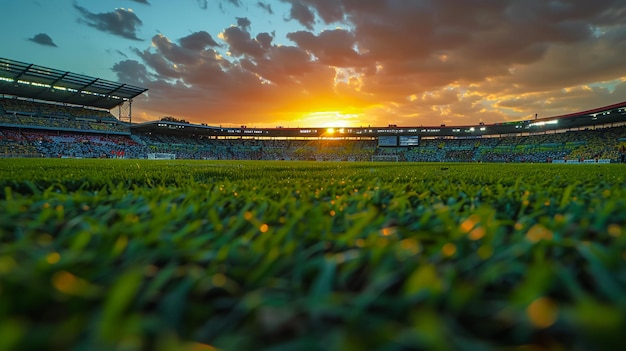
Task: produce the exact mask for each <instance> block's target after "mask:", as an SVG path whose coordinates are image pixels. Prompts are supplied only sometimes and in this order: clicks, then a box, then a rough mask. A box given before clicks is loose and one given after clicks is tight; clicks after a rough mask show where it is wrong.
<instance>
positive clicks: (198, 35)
mask: <svg viewBox="0 0 626 351" xmlns="http://www.w3.org/2000/svg"><path fill="white" fill-rule="evenodd" d="M178 42H179V43H180V45H181V46H182V47H183V48H186V49H189V50H193V51H200V50H204V49H205V48H207V47H209V46H210V47H218V46H220V45H219V44H218V43H217V42H216V41H215V40H214V39H213V37H212V36H211V34H209V33H207V32H205V31H200V32H195V33H193V34H189V35H188V36H186V37H184V38H180V39H179V40H178Z"/></svg>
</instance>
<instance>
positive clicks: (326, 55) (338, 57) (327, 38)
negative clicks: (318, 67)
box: [287, 29, 362, 67]
mask: <svg viewBox="0 0 626 351" xmlns="http://www.w3.org/2000/svg"><path fill="white" fill-rule="evenodd" d="M287 38H288V39H290V40H292V41H294V42H295V43H296V44H297V45H298V46H299V47H301V48H303V49H305V50H307V51H308V52H310V53H311V54H313V55H315V56H316V57H317V58H318V59H319V61H320V62H321V63H324V64H327V65H330V66H337V67H347V66H350V67H356V66H359V65H361V63H362V60H361V59H362V57H361V56H360V55H359V54H358V53H357V52H356V51H355V50H354V45H355V43H356V39H355V37H354V35H353V34H352V33H351V32H350V31H347V30H344V29H333V30H325V31H323V32H321V33H320V34H319V35H318V36H316V35H314V34H312V33H311V32H306V31H300V32H294V33H289V34H288V35H287Z"/></svg>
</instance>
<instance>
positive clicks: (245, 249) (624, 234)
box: [0, 58, 626, 351]
mask: <svg viewBox="0 0 626 351" xmlns="http://www.w3.org/2000/svg"><path fill="white" fill-rule="evenodd" d="M145 92H146V89H145V88H142V87H137V86H132V85H127V84H122V83H117V82H112V81H108V80H105V79H100V78H96V77H89V76H85V75H81V74H77V73H72V72H68V71H61V70H57V69H53V68H48V67H42V66H38V65H35V64H30V63H24V62H19V61H14V60H10V59H5V58H0V95H1V96H0V165H1V167H0V349H2V350H5V349H6V350H34V349H58V350H83V349H84V350H189V351H191V350H194V351H195V350H261V349H263V350H264V349H267V350H328V349H333V350H334V349H336V350H364V349H371V350H491V349H510V350H563V349H572V350H617V349H621V347H623V339H624V338H623V331H624V330H626V298H625V297H626V295H625V294H624V291H626V265H625V264H624V263H625V262H626V261H625V260H626V212H625V211H624V209H626V172H625V168H624V167H625V166H624V165H623V163H625V162H626V160H625V157H626V151H625V149H626V101H625V102H620V103H616V104H613V105H609V106H601V107H596V108H593V109H590V110H586V111H580V112H578V113H572V114H567V115H561V116H552V117H545V118H544V117H542V118H538V117H537V118H533V119H528V120H520V121H514V122H509V121H506V122H505V121H503V122H502V123H495V124H484V123H478V124H476V125H467V126H446V125H437V126H398V125H388V126H379V127H375V126H373V127H372V126H367V127H359V128H332V129H329V128H321V127H320V128H283V127H276V128H248V127H247V126H244V125H242V126H238V127H233V126H210V125H204V124H194V123H189V122H187V121H184V120H180V119H177V118H173V117H164V118H162V119H161V120H158V121H149V122H142V123H135V122H134V121H133V116H132V109H133V100H134V99H136V98H137V97H138V96H140V95H141V94H143V93H145ZM319 161H325V162H319Z"/></svg>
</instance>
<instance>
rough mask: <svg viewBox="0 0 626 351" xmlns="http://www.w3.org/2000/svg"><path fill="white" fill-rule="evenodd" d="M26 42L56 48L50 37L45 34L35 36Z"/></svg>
mask: <svg viewBox="0 0 626 351" xmlns="http://www.w3.org/2000/svg"><path fill="white" fill-rule="evenodd" d="M28 40H30V41H32V42H34V43H37V44H39V45H44V46H52V47H55V48H56V47H57V44H55V43H54V41H53V40H52V38H50V36H49V35H48V34H46V33H39V34H36V35H35V36H34V37H32V38H29V39H28Z"/></svg>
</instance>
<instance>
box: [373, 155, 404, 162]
mask: <svg viewBox="0 0 626 351" xmlns="http://www.w3.org/2000/svg"><path fill="white" fill-rule="evenodd" d="M372 162H398V155H372Z"/></svg>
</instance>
